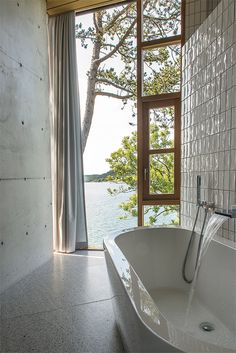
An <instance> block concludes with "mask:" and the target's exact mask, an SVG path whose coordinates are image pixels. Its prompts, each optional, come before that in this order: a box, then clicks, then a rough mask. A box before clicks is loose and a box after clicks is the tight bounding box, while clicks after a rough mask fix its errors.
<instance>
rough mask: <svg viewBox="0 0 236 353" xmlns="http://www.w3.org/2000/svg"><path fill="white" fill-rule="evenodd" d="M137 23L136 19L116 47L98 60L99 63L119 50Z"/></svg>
mask: <svg viewBox="0 0 236 353" xmlns="http://www.w3.org/2000/svg"><path fill="white" fill-rule="evenodd" d="M135 23H136V19H135V20H134V21H133V22H132V23H131V25H130V27H129V28H128V30H127V31H126V33H125V35H124V36H123V37H122V38H121V39H120V41H119V43H117V45H116V46H115V47H114V49H113V50H112V51H111V52H110V53H108V54H107V55H105V56H103V57H102V58H100V59H97V60H96V63H97V64H101V63H102V62H103V61H105V60H107V59H109V58H110V57H111V56H112V55H114V54H115V53H116V52H117V51H118V49H119V48H120V47H121V46H122V45H123V44H124V42H125V40H126V38H128V36H129V35H130V33H131V31H132V29H133V28H134V26H135Z"/></svg>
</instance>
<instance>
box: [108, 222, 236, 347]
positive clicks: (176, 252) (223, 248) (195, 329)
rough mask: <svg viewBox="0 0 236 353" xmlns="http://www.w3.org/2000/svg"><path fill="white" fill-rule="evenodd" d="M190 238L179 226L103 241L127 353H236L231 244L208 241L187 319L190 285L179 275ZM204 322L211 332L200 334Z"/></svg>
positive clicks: (235, 254) (235, 266)
mask: <svg viewBox="0 0 236 353" xmlns="http://www.w3.org/2000/svg"><path fill="white" fill-rule="evenodd" d="M189 237H190V231H188V230H186V229H183V228H180V227H165V228H136V229H132V230H128V231H124V232H123V233H121V234H114V235H112V236H111V237H110V238H109V239H108V240H106V241H105V242H104V246H105V256H106V262H107V268H108V273H109V277H110V281H111V284H112V289H113V308H114V311H115V316H116V321H117V324H118V327H119V329H120V332H121V336H122V338H123V342H124V345H125V347H126V350H127V351H128V352H130V353H134V352H135V353H138V352H142V353H148V352H152V353H156V352H188V353H190V352H195V353H200V352H204V353H205V352H214V353H220V352H222V353H223V352H234V353H235V352H236V276H235V270H236V248H235V245H234V243H233V242H232V243H230V242H228V243H227V244H222V243H221V242H219V241H217V240H213V241H212V243H211V245H210V247H209V249H208V252H207V254H206V256H205V258H204V259H203V261H202V266H201V269H200V274H199V277H198V282H197V288H196V292H195V295H194V298H193V302H192V305H191V308H190V311H189V314H188V315H187V314H186V312H187V306H188V297H189V290H190V285H188V284H186V283H185V282H184V281H183V279H182V275H181V270H182V263H183V259H184V255H185V252H186V249H187V245H188V241H189ZM195 245H196V244H195ZM231 245H232V246H231ZM195 250H196V249H194V250H193V254H194V251H195ZM191 265H192V266H193V263H190V264H189V267H191ZM205 321H208V322H211V323H212V324H213V325H214V326H215V330H214V331H212V332H208V333H206V332H203V331H201V330H200V328H199V324H200V323H201V322H205Z"/></svg>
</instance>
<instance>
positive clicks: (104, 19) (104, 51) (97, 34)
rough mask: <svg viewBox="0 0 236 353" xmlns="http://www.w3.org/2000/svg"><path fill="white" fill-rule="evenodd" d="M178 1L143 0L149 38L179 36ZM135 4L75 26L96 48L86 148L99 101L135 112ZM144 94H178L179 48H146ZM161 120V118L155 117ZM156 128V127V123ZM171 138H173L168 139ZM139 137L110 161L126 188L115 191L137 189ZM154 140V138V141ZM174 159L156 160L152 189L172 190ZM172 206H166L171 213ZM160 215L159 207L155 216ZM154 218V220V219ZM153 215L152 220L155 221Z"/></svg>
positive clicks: (133, 200)
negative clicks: (109, 101) (116, 102)
mask: <svg viewBox="0 0 236 353" xmlns="http://www.w3.org/2000/svg"><path fill="white" fill-rule="evenodd" d="M180 3H181V0H144V2H143V8H144V12H143V14H144V26H143V35H144V39H145V40H149V39H152V38H153V37H155V38H162V37H165V36H168V35H170V34H171V35H175V34H177V33H178V31H179V29H180ZM136 15H137V14H136V5H135V3H131V4H128V5H125V6H119V7H115V8H113V9H109V10H102V11H98V12H96V13H94V14H93V25H92V26H90V27H88V28H84V27H83V25H82V23H79V24H78V25H77V27H76V37H77V38H79V39H80V42H81V45H82V47H83V48H84V49H85V50H86V49H87V47H88V46H89V45H92V48H93V50H92V52H93V54H92V59H91V64H90V69H89V71H88V73H87V76H88V86H87V98H86V107H85V114H84V117H83V123H82V148H83V151H84V150H85V147H86V143H87V139H88V136H89V131H90V128H91V124H92V119H93V113H94V106H95V101H96V97H98V96H106V97H111V98H114V99H119V100H121V101H122V102H123V105H124V106H125V105H126V103H127V101H128V100H131V101H132V102H133V113H132V117H135V114H136V109H135V108H136V103H135V102H136V18H137V16H136ZM117 58H118V59H119V62H120V63H121V67H120V68H117V66H116V65H115V62H114V60H117ZM144 66H145V70H144V77H143V90H144V93H145V94H146V95H152V94H156V93H162V92H171V91H176V90H179V78H180V48H179V47H178V46H172V47H163V48H158V49H155V50H148V51H146V52H145V54H144ZM156 118H157V117H156ZM154 125H155V124H154ZM154 125H152V136H153V139H155V136H157V134H158V129H159V127H158V126H156V127H155V126H154ZM168 131H169V130H168V127H167V126H166V127H165V128H162V134H164V135H165V134H166V136H167V135H168ZM168 138H169V139H170V138H171V137H170V136H168ZM136 139H137V134H136V133H135V132H134V133H132V135H131V136H127V137H124V139H123V140H122V147H121V148H120V149H119V150H118V151H116V152H114V153H113V154H112V155H111V157H110V158H108V162H109V163H110V167H111V170H112V171H113V172H114V173H113V176H112V177H110V180H112V181H115V182H119V183H120V182H123V183H124V184H125V185H126V186H123V187H119V188H118V189H117V190H110V193H111V194H114V193H116V192H128V191H135V190H136V182H137V176H136V174H137V166H136V164H137V155H136V145H137V142H136ZM153 141H154V140H153ZM153 143H154V142H153ZM169 157H170V156H164V157H163V160H160V159H158V160H153V167H155V168H158V170H159V172H158V171H155V168H152V169H151V170H152V171H151V172H152V173H156V174H155V175H154V174H153V180H154V179H155V178H156V183H155V184H154V183H153V185H152V187H153V190H154V191H155V192H156V191H158V189H157V188H158V187H159V186H160V185H162V188H164V187H165V188H168V187H170V185H171V180H172V178H173V166H172V160H171V158H169ZM163 166H165V169H166V170H167V168H169V173H167V178H163V177H162V176H161V175H162V174H163V170H162V169H161V168H163ZM136 205H137V196H136V195H135V194H134V195H132V196H130V198H129V201H128V202H127V203H124V204H122V208H123V209H124V210H125V211H126V213H127V214H128V213H129V214H132V215H134V216H135V215H136V212H137V211H136ZM170 209H171V208H170V207H166V208H165V211H166V212H168V210H170ZM160 212H162V211H160V209H159V207H157V209H156V211H155V212H154V214H155V215H156V216H157V215H158V214H159V213H160ZM156 216H151V217H154V218H155V217H156ZM151 217H150V222H151V223H153V222H154V221H155V219H154V218H151Z"/></svg>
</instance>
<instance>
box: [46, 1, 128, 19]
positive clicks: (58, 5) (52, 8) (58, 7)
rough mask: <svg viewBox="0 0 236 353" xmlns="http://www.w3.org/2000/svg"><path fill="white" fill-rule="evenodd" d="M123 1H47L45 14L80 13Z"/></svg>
mask: <svg viewBox="0 0 236 353" xmlns="http://www.w3.org/2000/svg"><path fill="white" fill-rule="evenodd" d="M124 1H125V0H47V13H48V14H49V15H50V16H53V15H59V14H62V13H64V12H68V11H77V12H82V11H86V10H91V9H94V8H98V7H102V6H109V5H113V4H117V3H120V2H124Z"/></svg>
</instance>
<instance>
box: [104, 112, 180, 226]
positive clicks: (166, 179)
mask: <svg viewBox="0 0 236 353" xmlns="http://www.w3.org/2000/svg"><path fill="white" fill-rule="evenodd" d="M153 121H154V122H152V123H151V125H150V130H151V131H150V143H151V145H152V146H153V148H167V147H171V146H172V144H173V137H172V129H173V122H174V111H173V109H172V108H164V109H162V110H161V112H160V113H157V112H155V114H154V118H153ZM173 158H174V157H173V154H163V155H158V156H154V157H153V159H152V163H151V166H150V173H151V175H150V191H151V192H153V193H172V192H173V190H172V187H173V181H174V168H173V163H174V159H173ZM106 161H107V162H108V163H109V165H110V169H111V171H112V172H113V173H112V175H110V176H109V177H108V178H107V180H108V181H112V182H115V183H117V188H113V189H111V188H109V189H108V192H109V193H110V194H111V195H117V194H119V193H130V195H129V198H128V201H126V202H123V203H122V204H121V205H120V207H121V208H122V209H123V211H124V212H125V215H124V217H123V218H127V217H128V216H130V215H131V216H135V217H137V193H136V188H137V132H133V133H132V134H131V136H125V137H124V138H123V140H122V144H121V147H120V148H119V149H118V150H117V151H115V152H113V153H111V155H110V157H109V158H107V159H106ZM177 210H178V206H164V207H163V206H158V205H156V206H151V207H145V212H144V214H146V215H148V222H147V223H148V224H155V223H156V221H157V219H158V217H159V216H160V215H161V214H169V213H173V211H177ZM176 221H177V222H178V220H176Z"/></svg>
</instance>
